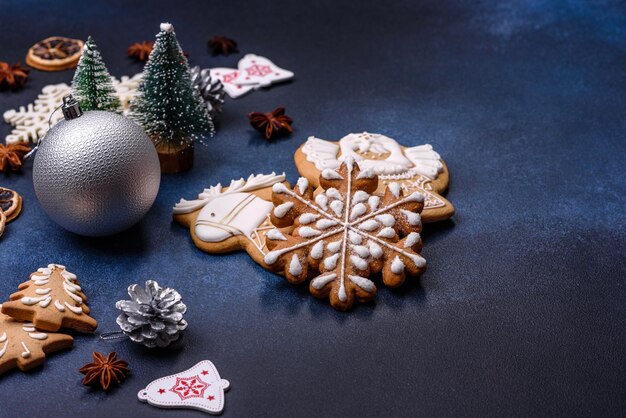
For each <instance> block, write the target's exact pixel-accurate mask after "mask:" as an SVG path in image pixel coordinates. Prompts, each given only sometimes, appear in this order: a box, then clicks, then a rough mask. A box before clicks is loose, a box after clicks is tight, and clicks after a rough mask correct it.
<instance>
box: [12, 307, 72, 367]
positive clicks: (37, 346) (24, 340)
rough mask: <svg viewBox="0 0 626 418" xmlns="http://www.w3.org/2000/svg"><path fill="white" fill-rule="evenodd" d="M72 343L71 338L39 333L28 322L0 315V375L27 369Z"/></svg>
mask: <svg viewBox="0 0 626 418" xmlns="http://www.w3.org/2000/svg"><path fill="white" fill-rule="evenodd" d="M73 341H74V339H73V338H72V337H71V336H70V335H66V334H56V333H45V332H41V331H39V330H37V329H35V327H34V326H33V324H31V323H29V322H19V321H16V320H15V319H13V318H10V317H8V316H6V315H3V314H0V375H2V374H4V373H5V372H7V371H9V370H11V369H15V368H19V369H20V370H22V371H25V370H30V369H32V368H33V367H36V366H38V365H40V364H42V363H43V362H44V360H45V358H46V354H49V353H53V352H55V351H59V350H63V349H66V348H70V347H71V346H72V344H73Z"/></svg>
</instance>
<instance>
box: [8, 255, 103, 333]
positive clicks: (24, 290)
mask: <svg viewBox="0 0 626 418" xmlns="http://www.w3.org/2000/svg"><path fill="white" fill-rule="evenodd" d="M18 290H19V291H18V292H16V293H14V294H12V295H11V297H10V301H9V302H5V303H3V304H2V313H3V314H6V315H9V316H11V317H13V318H15V319H18V320H20V321H30V322H33V323H34V324H35V327H37V328H39V329H41V330H45V331H58V330H59V329H61V328H71V329H74V330H76V331H82V332H93V331H95V330H96V327H97V326H98V323H97V322H96V320H95V319H93V318H92V317H90V316H89V307H87V305H86V304H85V302H86V301H87V296H85V294H84V293H83V292H82V290H81V288H80V285H79V284H78V281H77V279H76V275H75V274H74V273H70V272H69V271H67V270H66V269H65V266H61V265H59V264H49V265H48V267H46V268H40V269H38V270H37V271H36V272H35V273H32V274H31V275H30V280H29V281H27V282H24V283H22V284H21V285H19V287H18Z"/></svg>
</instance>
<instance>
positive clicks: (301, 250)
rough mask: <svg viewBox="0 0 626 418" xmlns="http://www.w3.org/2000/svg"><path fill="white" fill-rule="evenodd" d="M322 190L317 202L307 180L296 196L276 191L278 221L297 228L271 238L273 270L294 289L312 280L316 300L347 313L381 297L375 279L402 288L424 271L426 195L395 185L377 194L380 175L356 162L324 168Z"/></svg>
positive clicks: (275, 231) (271, 233) (278, 188)
mask: <svg viewBox="0 0 626 418" xmlns="http://www.w3.org/2000/svg"><path fill="white" fill-rule="evenodd" d="M319 184H320V185H321V188H322V189H323V191H322V192H321V193H318V194H317V195H314V187H313V186H312V185H311V184H310V183H309V181H308V180H307V179H306V178H304V177H301V178H300V179H299V180H298V183H297V184H296V186H295V187H294V188H293V189H290V188H289V187H287V186H286V185H284V184H282V183H277V184H275V185H274V186H273V188H272V190H273V193H272V201H273V203H274V210H273V211H272V213H271V222H272V223H273V224H274V225H276V226H277V227H289V226H295V229H293V230H292V231H291V233H286V232H285V231H281V230H278V229H273V230H270V231H268V232H267V234H266V236H267V238H268V240H267V246H268V247H269V249H270V250H271V251H270V252H268V253H267V254H266V255H265V257H264V262H265V264H266V266H267V267H269V268H270V269H272V270H273V271H276V272H282V273H283V274H284V275H285V278H286V279H287V280H288V281H289V282H291V283H294V284H297V283H302V282H304V281H305V280H308V279H310V278H312V280H311V281H310V282H309V290H310V292H311V294H313V295H314V296H316V297H318V298H326V297H328V298H329V299H330V303H331V305H332V306H333V307H334V308H336V309H339V310H347V309H349V308H350V307H351V306H352V304H353V303H354V301H355V300H358V301H360V302H365V301H368V300H371V299H373V298H374V297H375V296H376V285H375V284H374V282H373V281H372V280H371V279H370V276H371V275H373V274H377V273H381V272H382V280H383V283H384V284H385V285H386V286H388V287H398V286H400V285H401V284H402V283H403V282H404V280H405V277H406V276H415V275H418V274H420V273H421V272H422V271H423V270H424V268H425V266H426V261H425V260H424V259H423V258H422V257H421V256H420V254H419V252H420V250H421V247H422V240H421V237H420V232H421V229H422V224H421V219H420V212H421V211H422V208H423V207H424V195H423V194H421V193H420V192H417V191H411V192H409V193H407V194H405V193H404V189H403V188H402V187H401V185H400V184H399V183H389V184H388V185H387V186H386V188H385V189H384V193H383V195H382V196H378V195H374V194H373V193H374V192H375V191H376V190H377V189H378V187H379V181H378V176H377V175H376V174H375V173H374V171H373V170H368V169H364V170H361V169H360V168H359V165H358V164H357V163H356V162H355V160H354V158H352V157H350V156H348V157H347V158H345V159H344V161H343V163H341V166H340V167H339V170H337V171H335V170H333V169H330V168H326V169H324V170H323V171H322V174H321V175H320V177H319Z"/></svg>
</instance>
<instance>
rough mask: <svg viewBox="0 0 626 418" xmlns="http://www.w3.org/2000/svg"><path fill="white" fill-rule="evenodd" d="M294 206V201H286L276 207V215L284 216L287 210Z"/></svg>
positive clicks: (278, 216)
mask: <svg viewBox="0 0 626 418" xmlns="http://www.w3.org/2000/svg"><path fill="white" fill-rule="evenodd" d="M292 207H293V202H285V203H283V204H280V205H278V206H276V207H275V208H274V216H276V217H277V218H284V217H285V215H286V214H287V212H289V210H290V209H291V208H292Z"/></svg>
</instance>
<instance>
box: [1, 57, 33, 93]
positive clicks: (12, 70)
mask: <svg viewBox="0 0 626 418" xmlns="http://www.w3.org/2000/svg"><path fill="white" fill-rule="evenodd" d="M28 71H30V69H29V68H26V67H22V65H21V64H20V63H16V64H13V65H9V63H8V62H4V61H0V90H4V89H7V88H10V89H12V90H17V89H19V88H20V87H22V86H23V85H24V83H26V80H27V79H28Z"/></svg>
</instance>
